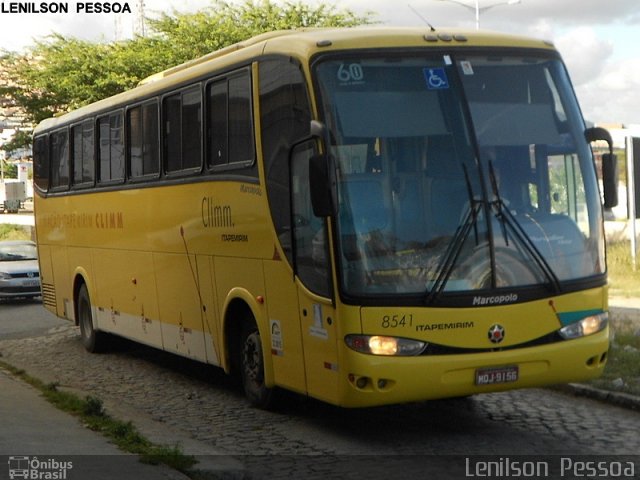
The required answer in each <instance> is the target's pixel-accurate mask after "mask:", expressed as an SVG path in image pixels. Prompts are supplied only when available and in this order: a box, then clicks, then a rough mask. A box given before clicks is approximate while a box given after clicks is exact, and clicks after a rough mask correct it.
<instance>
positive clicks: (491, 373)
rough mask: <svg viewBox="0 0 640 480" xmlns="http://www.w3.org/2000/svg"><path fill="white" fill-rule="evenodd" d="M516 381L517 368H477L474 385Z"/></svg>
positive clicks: (515, 366) (514, 366)
mask: <svg viewBox="0 0 640 480" xmlns="http://www.w3.org/2000/svg"><path fill="white" fill-rule="evenodd" d="M517 381H518V366H517V365H510V366H508V367H491V368H479V369H477V370H476V385H494V384H496V383H511V382H517Z"/></svg>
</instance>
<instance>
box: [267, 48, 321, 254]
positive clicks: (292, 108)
mask: <svg viewBox="0 0 640 480" xmlns="http://www.w3.org/2000/svg"><path fill="white" fill-rule="evenodd" d="M259 81H260V130H261V133H262V155H263V161H264V171H265V177H266V182H267V194H268V197H269V208H270V210H271V218H272V220H273V225H274V227H275V230H276V234H277V235H278V238H279V239H280V245H281V247H282V249H283V251H284V253H285V255H286V256H287V258H288V260H289V261H292V252H291V245H290V244H289V242H288V239H289V238H290V236H291V233H290V232H291V195H290V192H289V183H290V181H289V173H290V172H289V153H290V149H291V145H293V144H294V143H295V142H296V141H298V140H300V139H301V138H304V137H305V136H307V135H309V122H310V120H311V107H310V100H309V94H308V91H307V87H306V83H305V79H304V76H303V75H302V71H301V69H300V66H299V65H297V64H296V63H293V62H291V61H290V60H289V58H270V59H267V60H263V61H261V62H260V64H259Z"/></svg>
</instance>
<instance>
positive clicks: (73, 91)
mask: <svg viewBox="0 0 640 480" xmlns="http://www.w3.org/2000/svg"><path fill="white" fill-rule="evenodd" d="M370 16H371V13H367V14H366V15H365V16H362V17H360V16H357V15H356V14H354V13H353V12H351V11H349V10H338V9H336V7H334V6H329V5H325V4H320V5H319V6H314V7H312V6H309V5H306V4H304V3H302V2H298V3H285V4H283V5H279V4H276V3H274V2H273V1H272V0H260V1H257V2H256V1H253V0H245V2H244V3H240V4H236V3H226V2H223V1H220V0H213V2H212V5H211V6H210V7H209V8H206V9H204V10H201V11H199V12H195V13H180V12H177V11H173V12H172V13H162V14H160V16H159V17H158V18H155V19H153V18H152V19H148V22H149V25H150V30H151V33H150V35H149V36H148V37H136V38H133V39H131V40H128V41H123V42H111V43H95V42H89V41H86V40H79V39H76V38H72V37H65V36H63V35H60V34H53V35H51V36H49V37H46V38H44V39H40V40H37V41H36V42H35V43H34V45H33V46H31V47H30V48H28V49H27V51H26V52H24V53H16V52H4V53H3V54H2V55H1V56H0V72H1V73H0V98H2V97H4V98H5V99H8V100H9V101H10V102H11V103H12V104H13V105H15V106H17V107H19V108H21V109H22V110H23V111H24V112H25V114H26V120H25V121H26V123H27V124H28V125H29V126H33V125H35V124H37V123H39V122H40V121H42V120H44V119H45V118H48V117H51V116H54V115H57V114H60V113H64V112H67V111H69V110H72V109H75V108H78V107H81V106H83V105H87V104H89V103H92V102H95V101H97V100H100V99H103V98H106V97H109V96H112V95H115V94H117V93H120V92H122V91H125V90H127V89H129V88H132V87H134V86H135V85H136V84H137V83H138V82H139V81H140V80H142V79H143V78H146V77H148V76H149V75H151V74H153V73H156V72H158V71H162V70H165V69H167V68H170V67H172V66H175V65H178V64H181V63H184V62H186V61H188V60H191V59H194V58H197V57H200V56H202V55H204V54H207V53H210V52H212V51H214V50H218V49H220V48H223V47H226V46H229V45H231V44H234V43H237V42H240V41H242V40H246V39H248V38H250V37H252V36H254V35H257V34H260V33H264V32H268V31H273V30H286V29H294V28H300V27H351V26H355V25H361V24H367V23H372V21H371V20H370ZM30 134H31V129H30V128H26V129H25V130H23V133H21V135H20V136H19V137H16V138H15V139H14V140H13V141H12V142H10V144H9V145H8V146H7V147H6V150H7V151H13V150H15V149H18V148H22V147H25V146H28V145H29V144H30Z"/></svg>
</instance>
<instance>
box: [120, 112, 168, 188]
mask: <svg viewBox="0 0 640 480" xmlns="http://www.w3.org/2000/svg"><path fill="white" fill-rule="evenodd" d="M127 115H128V134H129V136H128V138H129V175H130V176H131V177H132V178H134V179H135V178H140V177H145V176H157V175H158V173H159V172H160V165H159V147H158V104H157V103H156V102H153V103H148V104H145V105H139V106H137V107H134V108H132V109H130V110H129V112H128V114H127Z"/></svg>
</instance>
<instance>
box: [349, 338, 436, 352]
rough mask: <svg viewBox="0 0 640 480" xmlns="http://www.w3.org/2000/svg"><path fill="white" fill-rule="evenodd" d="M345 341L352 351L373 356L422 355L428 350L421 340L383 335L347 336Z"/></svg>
mask: <svg viewBox="0 0 640 480" xmlns="http://www.w3.org/2000/svg"><path fill="white" fill-rule="evenodd" d="M344 341H345V343H346V344H347V346H348V347H349V348H351V349H352V350H355V351H356V352H360V353H369V354H371V355H387V356H411V355H420V354H421V353H422V352H424V350H425V348H427V343H426V342H421V341H420V340H411V339H409V338H399V337H384V336H381V335H347V336H346V337H345V339H344Z"/></svg>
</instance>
